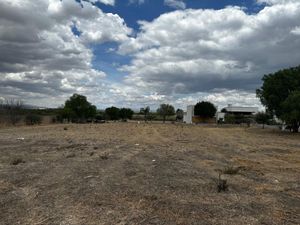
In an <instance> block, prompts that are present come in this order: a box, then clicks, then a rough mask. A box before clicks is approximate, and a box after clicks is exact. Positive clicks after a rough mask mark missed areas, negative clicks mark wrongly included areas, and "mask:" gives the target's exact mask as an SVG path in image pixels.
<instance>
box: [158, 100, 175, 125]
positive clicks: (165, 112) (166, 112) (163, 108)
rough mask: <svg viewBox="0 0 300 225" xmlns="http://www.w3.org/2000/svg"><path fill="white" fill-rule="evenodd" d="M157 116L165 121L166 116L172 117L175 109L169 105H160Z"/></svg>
mask: <svg viewBox="0 0 300 225" xmlns="http://www.w3.org/2000/svg"><path fill="white" fill-rule="evenodd" d="M157 114H159V115H161V116H162V118H163V121H164V122H165V121H166V118H167V116H173V115H174V114H175V109H174V107H173V106H172V105H169V104H161V105H160V107H159V108H158V109H157Z"/></svg>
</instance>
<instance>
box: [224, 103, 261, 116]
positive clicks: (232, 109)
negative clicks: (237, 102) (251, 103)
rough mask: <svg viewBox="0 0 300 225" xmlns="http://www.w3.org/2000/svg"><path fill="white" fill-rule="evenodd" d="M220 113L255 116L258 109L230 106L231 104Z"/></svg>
mask: <svg viewBox="0 0 300 225" xmlns="http://www.w3.org/2000/svg"><path fill="white" fill-rule="evenodd" d="M222 112H226V113H231V114H243V115H255V114H257V113H258V108H257V107H241V106H232V105H231V104H229V105H228V106H227V107H225V108H223V109H222Z"/></svg>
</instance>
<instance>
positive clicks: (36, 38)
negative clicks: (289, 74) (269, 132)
mask: <svg viewBox="0 0 300 225" xmlns="http://www.w3.org/2000/svg"><path fill="white" fill-rule="evenodd" d="M299 49H300V1H299V0H239V1H238V0H85V1H84V0H35V1H32V0H1V1H0V53H1V54H0V100H1V99H2V100H4V99H19V100H22V101H23V102H25V103H26V104H30V105H37V106H42V107H58V106H61V105H62V104H64V102H65V100H66V99H67V98H69V97H70V96H71V95H72V94H73V93H78V94H82V95H85V96H87V98H88V100H89V101H90V102H91V103H93V104H95V105H96V106H97V107H98V108H100V109H104V108H106V107H109V106H112V105H114V106H117V107H131V108H133V109H139V108H141V107H145V106H150V107H151V108H152V109H153V110H155V109H156V108H157V107H158V105H160V104H162V103H168V104H172V105H174V106H175V107H176V108H183V109H184V108H185V107H186V106H187V105H190V104H195V103H197V102H199V101H211V102H213V103H214V104H215V105H216V106H217V107H218V108H222V107H224V106H226V105H227V104H233V105H239V106H257V107H259V108H261V109H262V106H261V104H260V102H259V100H258V99H257V98H256V95H255V90H256V89H257V88H259V87H260V86H261V84H262V81H261V79H262V76H263V75H264V74H269V73H273V72H275V71H277V70H279V69H283V68H289V67H293V66H298V65H299V64H300V51H299Z"/></svg>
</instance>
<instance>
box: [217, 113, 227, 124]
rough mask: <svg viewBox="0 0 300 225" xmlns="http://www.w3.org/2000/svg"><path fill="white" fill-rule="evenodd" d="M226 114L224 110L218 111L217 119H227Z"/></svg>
mask: <svg viewBox="0 0 300 225" xmlns="http://www.w3.org/2000/svg"><path fill="white" fill-rule="evenodd" d="M225 115H226V113H223V112H217V114H216V120H217V122H218V121H225Z"/></svg>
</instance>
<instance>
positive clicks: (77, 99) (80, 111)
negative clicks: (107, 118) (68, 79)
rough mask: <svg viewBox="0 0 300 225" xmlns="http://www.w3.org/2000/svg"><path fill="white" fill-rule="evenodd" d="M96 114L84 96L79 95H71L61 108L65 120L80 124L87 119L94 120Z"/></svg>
mask: <svg viewBox="0 0 300 225" xmlns="http://www.w3.org/2000/svg"><path fill="white" fill-rule="evenodd" d="M96 113H97V108H96V106H94V105H92V104H91V103H89V102H88V101H87V98H86V97H85V96H83V95H79V94H73V95H72V96H71V97H70V99H68V100H67V101H66V102H65V105H64V108H63V115H64V116H65V118H68V119H72V120H75V121H77V122H79V121H81V122H82V121H84V120H86V119H87V118H94V117H95V115H96Z"/></svg>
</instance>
